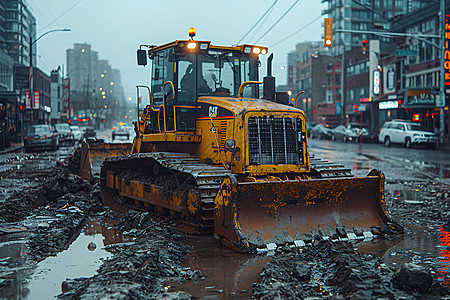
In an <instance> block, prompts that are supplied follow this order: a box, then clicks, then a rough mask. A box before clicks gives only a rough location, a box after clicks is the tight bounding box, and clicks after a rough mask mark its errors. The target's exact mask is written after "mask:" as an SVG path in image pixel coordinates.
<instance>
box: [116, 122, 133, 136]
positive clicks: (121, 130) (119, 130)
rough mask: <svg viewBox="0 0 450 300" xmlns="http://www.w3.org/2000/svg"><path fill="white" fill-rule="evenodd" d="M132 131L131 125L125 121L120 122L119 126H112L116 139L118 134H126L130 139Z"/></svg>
mask: <svg viewBox="0 0 450 300" xmlns="http://www.w3.org/2000/svg"><path fill="white" fill-rule="evenodd" d="M130 131H131V127H130V126H129V125H128V124H126V123H123V122H119V124H118V125H117V126H114V127H113V128H112V139H113V140H114V139H115V138H116V137H118V136H124V137H126V138H127V140H128V139H130Z"/></svg>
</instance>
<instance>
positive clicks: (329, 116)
mask: <svg viewBox="0 0 450 300" xmlns="http://www.w3.org/2000/svg"><path fill="white" fill-rule="evenodd" d="M305 58H306V57H305ZM335 62H336V58H334V57H331V56H329V55H328V54H326V53H320V52H313V53H312V54H310V55H309V57H307V58H306V59H305V60H299V61H297V67H296V74H297V78H298V81H297V88H298V91H305V92H304V93H303V94H301V95H299V97H298V99H297V107H298V108H300V109H302V110H303V111H304V112H305V114H306V119H307V120H308V121H313V122H316V123H321V124H324V125H331V126H334V125H337V124H338V122H339V120H338V117H337V114H336V101H335V99H333V98H327V93H326V91H327V90H326V87H327V86H328V85H329V83H330V82H329V81H328V77H327V75H326V73H327V70H328V69H329V66H330V65H333V63H335ZM296 95H297V94H295V96H296Z"/></svg>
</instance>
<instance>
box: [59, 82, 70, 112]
mask: <svg viewBox="0 0 450 300" xmlns="http://www.w3.org/2000/svg"><path fill="white" fill-rule="evenodd" d="M62 84H63V89H62V109H61V111H63V112H65V113H66V112H67V111H68V110H69V101H70V78H64V79H63V81H62Z"/></svg>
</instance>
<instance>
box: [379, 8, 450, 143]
mask: <svg viewBox="0 0 450 300" xmlns="http://www.w3.org/2000/svg"><path fill="white" fill-rule="evenodd" d="M439 4H440V3H439V1H435V3H433V4H431V5H428V6H426V7H424V8H422V9H421V10H420V11H417V12H412V13H409V14H405V15H403V16H402V17H401V18H400V19H399V20H400V21H401V22H398V23H397V24H395V25H393V26H392V30H393V31H395V32H403V33H408V34H419V33H420V34H426V35H431V36H436V35H439V34H440V32H439V27H440V20H439V11H440V5H439ZM446 11H450V3H448V2H447V3H446ZM393 40H394V41H395V43H396V45H397V51H396V52H395V53H394V54H390V55H383V56H382V58H381V61H380V64H381V65H382V67H383V72H382V74H383V77H382V79H383V84H382V91H381V93H380V96H379V97H377V98H375V103H374V104H376V105H375V108H376V109H377V115H378V126H379V127H381V126H382V125H383V124H384V122H386V121H389V120H393V119H406V120H412V121H415V122H418V123H420V124H421V125H422V126H423V127H424V128H426V129H428V130H430V131H433V132H438V131H439V130H440V118H441V116H440V113H441V112H440V107H437V103H436V99H437V98H438V97H439V94H440V86H441V72H440V66H441V59H440V49H439V39H437V38H420V39H418V38H416V37H411V36H409V37H396V38H395V39H393ZM381 53H382V54H383V51H382V52H381ZM449 93H450V90H449V91H447V90H446V97H445V98H446V99H445V107H444V114H445V115H444V120H445V122H444V131H445V134H446V135H448V133H449V131H450V128H449V126H450V125H449V121H448V119H449V96H448V94H449Z"/></svg>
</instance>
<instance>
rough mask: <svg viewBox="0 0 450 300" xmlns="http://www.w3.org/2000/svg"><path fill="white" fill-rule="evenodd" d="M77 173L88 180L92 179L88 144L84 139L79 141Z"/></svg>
mask: <svg viewBox="0 0 450 300" xmlns="http://www.w3.org/2000/svg"><path fill="white" fill-rule="evenodd" d="M78 174H79V175H80V176H81V178H83V179H85V180H87V181H89V182H90V181H92V180H93V179H94V175H93V174H92V164H91V155H90V151H89V144H88V143H87V142H86V140H84V141H83V142H82V143H81V155H80V169H79V171H78Z"/></svg>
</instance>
